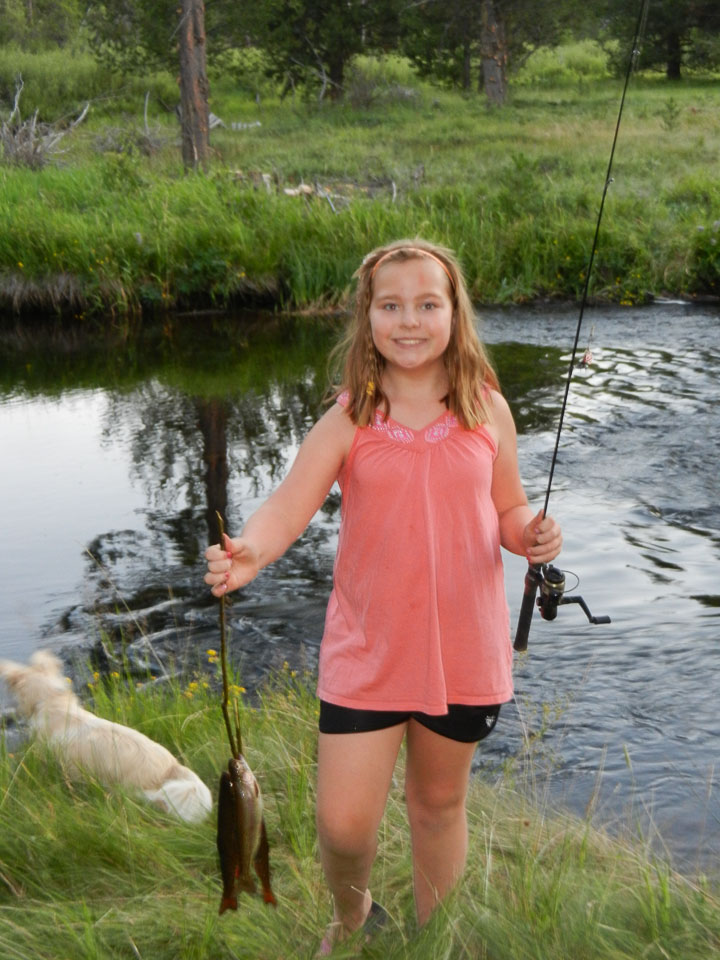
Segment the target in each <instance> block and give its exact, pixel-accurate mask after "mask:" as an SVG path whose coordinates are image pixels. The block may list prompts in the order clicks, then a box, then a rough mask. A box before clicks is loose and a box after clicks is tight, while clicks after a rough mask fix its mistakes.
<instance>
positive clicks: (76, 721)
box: [0, 650, 212, 822]
mask: <svg viewBox="0 0 720 960" xmlns="http://www.w3.org/2000/svg"><path fill="white" fill-rule="evenodd" d="M0 677H2V678H3V679H4V680H5V681H6V683H7V685H8V687H9V689H10V691H11V693H12V695H13V697H14V698H15V700H16V701H17V705H18V711H19V713H20V714H22V716H24V717H27V718H28V720H29V721H30V725H31V727H32V728H33V730H34V731H35V732H36V733H37V735H38V737H39V739H41V740H42V741H44V742H45V743H47V744H48V745H49V746H50V748H51V750H52V751H53V753H54V754H55V755H56V756H57V757H58V759H59V760H60V761H61V763H62V764H63V766H64V767H65V769H66V771H67V773H68V775H69V776H70V777H71V778H73V779H77V778H79V777H81V776H82V774H83V773H84V774H88V775H90V776H91V777H94V778H96V779H97V780H98V781H100V782H101V783H102V784H104V785H106V786H112V785H114V784H118V785H120V786H122V787H125V788H126V789H128V790H131V791H134V792H139V793H142V794H144V796H145V797H146V798H147V799H148V800H149V801H150V803H153V804H155V806H157V807H160V809H162V810H165V811H166V812H169V813H174V814H176V815H177V816H178V817H180V818H181V819H183V820H188V821H191V822H197V821H200V820H202V819H204V818H205V817H206V816H207V814H208V813H209V811H210V809H211V808H212V797H211V794H210V791H209V790H208V788H207V786H206V785H205V784H204V783H203V782H202V780H200V778H199V777H198V776H197V774H195V773H193V771H192V770H189V769H188V768H187V767H184V766H182V764H180V763H178V761H177V760H176V759H175V757H173V755H172V754H171V753H170V752H169V751H168V750H166V749H165V747H163V746H161V745H160V744H159V743H155V741H154V740H151V739H150V738H149V737H146V736H145V734H143V733H140V732H139V731H138V730H133V729H132V727H125V726H123V725H122V724H120V723H113V722H112V721H111V720H105V719H103V718H102V717H96V716H95V715H94V714H92V713H90V712H89V711H88V710H85V709H83V707H81V706H80V702H79V700H78V698H77V697H76V696H75V694H74V693H73V692H72V690H71V688H70V684H69V683H68V681H67V680H66V679H65V678H64V676H63V674H62V664H61V662H60V661H59V660H58V658H57V657H55V656H53V654H51V653H49V652H48V651H45V650H40V651H38V652H37V653H34V654H33V655H32V657H31V658H30V664H29V665H25V664H22V663H15V662H13V661H12V660H0Z"/></svg>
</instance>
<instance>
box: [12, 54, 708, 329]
mask: <svg viewBox="0 0 720 960" xmlns="http://www.w3.org/2000/svg"><path fill="white" fill-rule="evenodd" d="M538 63H539V64H540V66H542V67H543V70H544V72H543V73H541V74H538V76H537V77H532V76H531V77H530V79H529V81H528V78H525V79H524V81H523V78H520V80H519V81H518V83H516V85H515V86H514V87H513V90H512V96H511V101H510V103H509V105H508V106H507V107H506V108H505V109H503V110H502V111H495V112H491V111H488V110H487V108H486V106H485V103H484V101H483V100H482V99H481V98H480V97H477V96H473V97H463V96H461V95H460V94H456V93H451V92H447V91H443V90H439V89H437V88H432V87H429V86H426V85H424V84H422V83H420V82H419V81H417V80H416V79H415V78H414V77H413V76H412V74H410V73H409V71H408V69H407V67H406V66H405V65H404V64H402V63H398V62H395V61H387V62H385V63H383V64H382V65H381V66H378V65H377V64H371V63H369V62H363V63H360V64H358V65H357V66H356V71H357V74H356V77H355V79H354V81H353V85H352V86H351V88H350V93H349V95H348V100H347V102H346V103H345V104H344V105H342V106H331V105H328V104H321V105H318V104H315V103H306V102H302V101H299V100H295V101H293V100H291V99H287V100H285V101H283V102H280V101H279V100H278V98H277V97H276V96H274V95H273V93H272V91H268V92H267V93H266V95H265V96H263V98H262V99H261V100H260V102H259V103H258V102H256V101H255V99H254V98H253V97H251V96H249V95H247V94H243V93H242V92H238V90H237V89H233V87H232V85H231V83H230V82H229V81H228V80H223V81H218V80H216V81H215V82H214V85H213V100H212V103H211V108H212V110H213V111H214V112H215V113H216V114H217V115H218V116H219V117H221V118H222V119H223V120H224V121H225V123H226V127H225V128H219V129H217V130H215V131H213V133H212V137H211V139H212V145H213V150H214V159H213V163H212V168H211V170H210V172H209V173H208V174H207V175H193V176H186V175H184V174H183V172H182V169H181V166H180V158H179V149H178V143H177V140H178V129H177V122H176V120H175V119H174V117H173V116H172V115H169V114H167V113H166V112H164V111H163V110H162V109H161V107H160V106H159V100H158V98H157V97H155V98H153V99H152V100H151V112H150V116H149V119H148V125H147V129H146V128H145V125H144V121H143V118H142V112H143V101H142V98H141V97H140V96H139V95H138V94H135V97H136V103H135V113H134V115H132V114H128V113H127V108H128V97H129V96H130V94H129V93H128V92H125V93H123V96H122V99H121V100H120V101H119V102H120V103H121V104H122V108H123V112H122V113H118V114H115V115H113V114H112V113H111V110H110V106H109V105H108V102H107V101H105V100H103V101H102V108H101V109H97V110H95V109H94V108H93V109H91V113H90V117H89V119H88V120H87V121H86V122H85V123H84V124H83V125H81V126H80V127H78V128H76V129H75V130H73V131H72V132H71V133H70V134H68V136H67V138H66V140H65V141H63V146H64V147H65V148H66V152H65V153H64V154H63V155H62V157H60V158H56V160H55V161H53V162H52V163H50V164H49V165H47V166H46V167H45V168H43V169H41V170H35V171H31V170H26V169H21V168H18V167H10V166H7V165H4V166H0V211H2V212H0V298H1V301H2V304H3V305H4V307H5V308H7V309H12V308H13V307H14V308H21V307H33V306H37V307H39V308H42V309H47V308H63V309H66V310H68V309H69V310H71V311H73V312H75V313H76V314H83V313H88V312H92V311H100V310H107V309H111V310H112V311H114V312H116V313H124V312H128V311H133V310H137V309H138V308H140V307H160V308H171V307H177V306H188V305H189V306H197V305H208V304H217V305H223V306H224V305H227V304H230V303H248V302H253V301H254V302H257V301H258V300H262V301H265V302H270V303H273V304H276V305H280V306H283V307H307V306H317V305H325V304H335V303H337V302H339V301H340V300H341V299H342V297H343V292H344V291H345V290H346V288H347V284H348V282H349V278H350V276H351V274H352V271H353V270H354V268H355V267H356V266H357V264H358V263H359V261H360V259H361V258H362V256H363V255H364V254H365V253H366V252H367V250H368V249H370V248H371V247H373V246H375V245H376V244H377V243H380V242H382V241H385V240H387V239H390V238H394V237H397V236H412V235H415V234H421V235H425V236H429V237H431V238H433V239H435V240H439V241H442V242H445V243H448V244H449V245H450V246H452V247H454V248H455V249H456V250H458V251H459V253H460V255H461V257H462V260H463V263H464V265H465V268H466V271H467V274H468V278H469V282H470V286H471V290H472V294H473V297H474V298H475V299H476V300H477V301H482V302H513V301H515V302H519V301H525V300H531V299H536V298H540V297H561V298H565V299H567V298H571V299H573V298H577V297H578V296H579V294H580V292H581V290H582V287H583V283H584V271H585V268H586V263H587V259H588V256H589V251H590V246H591V242H592V235H593V232H594V228H595V220H596V216H597V209H598V205H599V202H600V196H601V192H602V187H603V183H604V176H605V170H606V166H607V159H608V154H609V149H610V144H611V141H612V135H613V128H614V123H615V119H616V115H617V108H618V105H619V97H620V88H621V84H620V81H618V80H613V79H610V78H603V77H602V76H601V75H600V76H598V74H597V70H596V71H595V73H590V74H589V76H590V77H591V79H590V81H588V80H587V79H583V74H582V63H581V64H580V66H578V65H577V64H574V66H573V70H574V71H575V72H574V73H572V72H568V70H566V71H565V74H563V72H562V71H558V69H557V65H556V66H555V68H554V69H553V70H552V71H550V72H549V73H548V69H549V68H548V65H547V63H544V62H543V61H542V60H539V61H538ZM568 69H569V68H568ZM520 81H523V82H520ZM717 91H718V88H717V84H716V83H713V82H708V81H702V80H691V81H687V82H683V83H682V84H677V85H672V86H669V85H668V84H667V83H666V82H664V81H661V80H659V79H656V78H649V77H642V76H639V77H636V78H634V79H633V81H632V86H631V89H630V93H629V96H628V100H627V104H626V109H625V116H624V120H623V126H622V129H621V136H620V142H619V146H618V150H617V154H616V163H615V170H614V173H615V183H614V184H613V185H612V187H611V189H610V193H609V197H608V201H607V204H606V209H605V217H604V221H603V229H602V233H601V239H600V249H599V253H598V257H597V260H596V266H595V270H594V276H593V282H592V288H591V294H592V296H593V297H595V298H597V299H604V300H610V301H616V302H637V301H640V300H643V299H646V298H648V297H650V296H653V295H662V294H665V295H667V294H671V295H678V296H702V297H704V296H708V295H710V296H715V295H717V294H718V293H719V292H720V252H719V251H720V246H719V245H718V240H719V239H720V185H719V182H718V179H717V177H716V176H715V173H714V171H715V169H716V168H717V166H718V163H719V162H720V130H719V129H718V127H717V124H716V122H715V118H716V116H717V108H718V99H719V96H720V95H719V94H718V92H717ZM130 93H132V91H130ZM32 96H33V103H35V102H37V99H38V97H39V94H38V92H37V90H34V91H33V92H32ZM118 96H119V95H118ZM131 99H132V98H131ZM75 106H77V105H75ZM93 110H94V113H93ZM232 123H236V124H237V123H241V124H245V126H244V127H243V128H241V129H232V128H231V124H232ZM300 184H305V185H307V186H308V187H310V188H312V192H311V193H308V194H303V195H290V194H288V193H286V192H285V191H286V190H291V191H292V190H293V189H295V188H297V187H298V186H299V185H300Z"/></svg>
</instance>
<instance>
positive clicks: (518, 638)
mask: <svg viewBox="0 0 720 960" xmlns="http://www.w3.org/2000/svg"><path fill="white" fill-rule="evenodd" d="M648 8H649V0H642V2H641V4H640V10H639V12H638V17H637V22H636V24H635V34H634V36H633V42H632V52H631V54H630V57H629V58H628V65H627V70H626V71H625V83H624V85H623V90H622V96H621V98H620V107H619V109H618V115H617V121H616V123H615V133H614V136H613V141H612V148H611V150H610V158H609V160H608V165H607V172H606V173H605V185H604V187H603V192H602V197H601V200H600V207H599V209H598V215H597V221H596V223H595V235H594V236H593V242H592V247H591V249H590V259H589V260H588V266H587V270H586V272H585V283H584V285H583V292H582V297H581V298H580V311H579V315H578V322H577V328H576V330H575V340H574V342H573V347H572V353H571V355H570V363H569V365H568V372H567V377H566V378H565V390H564V393H563V400H562V405H561V407H560V418H559V421H558V428H557V433H556V435H555V446H554V448H553V454H552V459H551V461H550V472H549V475H548V483H547V489H546V491H545V503H544V505H543V516H547V510H548V504H549V502H550V491H551V489H552V482H553V477H554V475H555V466H556V464H557V459H558V451H559V449H560V437H561V435H562V430H563V424H564V422H565V411H566V410H567V401H568V395H569V393H570V384H571V383H572V375H573V370H574V368H575V358H576V356H577V352H578V344H579V342H580V330H581V328H582V322H583V316H584V314H585V306H586V304H587V298H588V290H589V289H590V276H591V274H592V268H593V263H594V261H595V252H596V251H597V245H598V238H599V236H600V224H601V223H602V217H603V211H604V210H605V198H606V197H607V193H608V190H609V188H610V184H611V183H613V177H612V168H613V161H614V159H615V148H616V147H617V142H618V136H619V133H620V124H621V121H622V116H623V110H624V108H625V97H626V95H627V91H628V86H629V85H630V77H631V75H632V73H633V70H634V68H635V66H636V65H637V61H638V58H639V56H640V39H641V37H642V36H644V34H645V26H646V23H647V14H648ZM548 571H553V573H552V575H551V577H550V585H549V586H548V595H549V596H552V600H551V601H550V602H549V605H548V606H547V607H543V605H542V604H543V597H542V596H541V598H540V599H539V600H538V605H539V606H540V610H541V614H542V616H543V618H544V619H546V620H554V619H555V615H556V612H557V605H558V603H579V604H580V605H581V606H582V608H583V610H584V611H585V613H586V614H587V616H588V619H589V620H590V622H591V623H609V622H610V618H609V617H593V616H591V615H590V612H589V610H588V609H587V606H586V605H585V602H584V601H583V599H582V597H563V592H564V587H565V581H564V578H562V572H561V571H559V570H557V568H555V567H551V566H548V567H547V568H546V569H545V572H544V571H543V567H542V565H541V564H529V566H528V572H527V574H526V576H525V592H524V594H523V602H522V606H521V608H520V616H519V617H518V625H517V631H516V633H515V643H514V648H515V650H519V651H522V650H526V649H527V640H528V634H529V632H530V621H531V620H532V615H533V610H534V608H535V597H536V594H537V590H538V587H540V586H542V587H543V588H544V587H545V583H546V581H547V576H546V573H547V572H548ZM548 614H549V615H548Z"/></svg>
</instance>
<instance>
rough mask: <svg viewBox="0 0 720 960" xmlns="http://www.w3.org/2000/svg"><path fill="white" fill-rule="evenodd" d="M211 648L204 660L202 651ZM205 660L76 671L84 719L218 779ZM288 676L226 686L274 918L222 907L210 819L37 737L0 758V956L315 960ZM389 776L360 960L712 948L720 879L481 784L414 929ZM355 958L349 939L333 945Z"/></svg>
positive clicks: (306, 738)
mask: <svg viewBox="0 0 720 960" xmlns="http://www.w3.org/2000/svg"><path fill="white" fill-rule="evenodd" d="M211 659H213V658H211ZM214 669H215V668H214V666H211V665H210V666H209V668H208V672H207V673H203V672H201V673H199V674H197V675H195V676H194V677H192V678H191V679H187V678H186V679H185V680H184V681H183V682H182V684H177V683H176V684H169V685H161V684H152V683H148V684H145V685H141V686H140V687H138V686H134V685H132V684H128V683H126V682H125V680H124V679H123V678H122V677H120V676H118V675H117V674H116V675H113V676H110V677H106V678H104V679H101V678H99V677H97V676H94V677H93V676H90V677H89V687H88V688H86V693H87V698H88V699H89V700H90V702H91V704H92V705H93V708H94V709H95V711H96V712H98V713H100V714H102V715H103V716H108V717H111V718H113V719H116V720H120V721H121V722H125V723H129V724H131V725H134V726H136V727H138V728H139V729H141V730H143V731H144V732H145V733H148V734H149V735H151V736H153V737H154V738H155V739H157V740H159V741H161V742H162V743H164V744H165V745H166V746H168V747H169V748H170V749H171V750H173V752H175V753H176V754H177V755H178V756H179V757H180V758H181V759H182V760H183V761H184V762H186V763H188V764H189V765H190V766H192V767H193V768H194V769H195V770H196V771H197V772H198V773H199V774H200V775H201V776H202V777H203V779H204V780H205V781H206V782H207V783H208V784H210V785H211V788H213V789H214V788H215V784H216V782H217V779H218V777H219V773H220V771H221V770H222V769H223V768H224V766H225V763H226V761H227V758H228V748H227V743H226V741H225V738H224V728H223V723H222V719H221V715H220V709H219V695H218V692H217V676H216V675H215V674H214V672H213V671H214ZM309 681H310V678H308V677H296V676H294V675H292V674H291V672H290V671H289V670H284V671H282V672H281V674H280V675H279V676H277V677H275V678H273V679H272V680H270V681H268V683H267V685H266V686H265V688H264V689H263V690H262V692H261V694H260V695H259V700H257V701H253V702H252V703H251V701H250V700H249V699H248V698H247V697H245V696H243V695H242V694H241V711H242V724H243V732H244V738H245V743H246V753H247V756H248V759H249V761H250V763H251V765H252V767H253V769H254V770H255V772H256V775H257V776H258V779H259V781H260V783H261V786H262V789H263V791H264V794H265V801H266V816H267V822H268V830H269V835H270V842H271V862H272V868H273V885H274V888H275V892H276V895H277V896H278V900H279V906H278V909H277V911H273V910H271V909H269V908H267V907H265V906H264V905H263V904H262V902H261V900H260V898H259V897H258V898H256V899H253V898H249V897H247V896H245V895H243V897H242V899H241V903H240V909H239V910H238V912H237V913H236V914H225V915H224V916H223V917H222V918H220V917H218V915H217V909H218V905H219V899H220V881H219V873H218V866H217V855H216V851H215V837H214V823H213V822H212V818H211V819H209V820H208V821H207V822H206V823H204V824H202V825H200V826H188V825H185V824H182V823H178V822H177V821H175V820H173V819H171V818H169V817H167V816H164V815H163V814H161V813H159V812H156V811H155V810H153V809H150V808H148V807H147V806H146V805H143V804H140V803H139V802H137V801H136V800H134V799H133V798H131V797H129V796H124V795H122V794H120V793H118V792H113V793H109V792H107V791H106V790H104V789H103V788H102V787H101V786H100V785H99V784H97V783H94V782H86V783H82V784H73V785H70V784H69V783H66V782H65V780H64V778H63V776H62V771H61V769H60V768H59V766H58V764H57V762H56V761H55V760H54V759H53V758H52V757H51V756H49V755H48V754H47V752H45V751H44V750H42V749H40V747H39V746H38V745H37V744H36V743H32V742H30V743H29V744H27V745H25V746H23V747H21V748H20V749H19V750H17V752H15V753H14V754H9V753H7V752H6V751H5V752H3V753H2V755H1V756H0V817H2V831H1V832H0V952H1V953H2V956H3V957H4V958H7V960H31V958H32V960H66V958H68V957H72V958H73V960H105V958H108V960H109V958H113V960H121V958H125V957H127V958H134V960H137V958H152V960H164V958H168V960H170V958H172V960H185V958H188V960H189V958H192V960H196V958H197V960H199V958H213V960H214V958H222V957H231V958H233V957H241V958H254V960H260V958H265V960H278V958H296V957H308V958H309V957H312V956H313V954H314V951H315V949H316V948H317V944H318V942H319V938H320V936H321V933H322V930H323V928H324V924H325V923H326V922H327V920H328V918H329V913H330V904H329V898H328V894H327V892H326V890H325V888H324V885H323V881H322V877H321V874H320V869H319V866H318V860H317V851H316V838H315V828H314V818H313V808H314V781H315V766H314V764H315V728H316V718H317V706H316V701H315V698H314V696H313V695H312V693H311V692H310V687H309ZM400 781H401V778H400V777H399V778H398V784H397V785H395V786H393V788H392V791H391V796H390V800H389V803H388V809H387V814H386V817H385V819H384V821H383V824H382V827H381V832H380V838H379V839H380V845H379V855H378V858H377V862H376V866H375V870H374V875H373V880H372V884H373V892H374V895H375V896H376V898H377V899H379V900H381V901H382V902H383V904H384V905H385V906H386V907H387V909H388V910H389V912H390V915H391V921H392V922H391V924H390V927H389V929H388V930H387V932H384V933H383V934H382V935H381V937H380V938H379V939H378V941H377V942H376V943H375V944H373V945H372V946H370V947H368V948H366V949H365V951H364V955H366V956H369V957H373V956H375V957H382V958H384V960H385V958H389V960H392V958H402V957H413V958H428V960H430V958H432V960H439V958H448V960H449V958H452V960H459V958H473V960H475V958H487V960H515V958H517V960H521V958H522V960H525V958H536V960H545V958H548V960H549V958H553V960H567V958H568V957H573V958H574V960H591V958H592V960H594V958H597V960H601V958H602V960H636V958H637V957H644V958H648V960H655V958H657V960H661V958H667V957H670V956H672V957H683V960H694V958H697V960H706V958H707V957H708V956H711V955H713V954H714V952H716V951H717V949H718V948H719V947H720V911H719V910H718V902H717V891H716V890H715V889H714V888H712V887H711V886H709V885H708V884H707V882H701V881H698V882H693V881H690V880H688V879H685V878H682V877H680V876H678V875H676V874H675V873H673V871H672V870H671V869H670V868H669V867H668V866H667V865H666V864H665V863H663V862H661V861H657V860H653V859H650V858H648V856H647V854H646V853H645V852H644V851H643V849H642V847H641V846H640V845H638V844H633V843H631V842H620V841H617V840H612V839H610V838H609V837H608V836H607V835H605V834H603V833H600V832H597V831H596V830H594V829H593V828H592V827H591V826H590V825H589V824H588V823H586V822H582V821H579V820H576V819H573V818H570V817H564V816H562V815H559V814H551V813H549V811H548V810H546V809H544V808H542V807H540V806H537V805H533V804H532V803H531V802H530V801H528V800H527V799H526V798H523V796H522V795H521V794H520V793H518V792H516V791H515V790H513V789H512V788H511V787H509V786H507V785H503V784H502V783H500V784H495V785H491V784H489V783H487V782H484V781H483V779H482V776H481V777H479V778H477V780H476V781H475V782H474V784H473V786H472V789H471V795H470V800H469V822H470V832H471V840H470V857H469V866H468V870H467V873H466V876H465V878H464V880H463V881H462V883H461V884H460V886H459V888H458V889H457V891H456V892H455V893H454V895H453V896H452V897H451V898H450V899H449V900H448V901H447V902H446V903H444V904H443V905H442V906H441V908H440V909H439V910H438V911H437V913H436V915H435V916H434V917H433V919H432V920H431V922H430V923H429V924H428V926H427V927H426V928H425V929H423V930H422V931H418V930H417V929H416V926H415V922H414V919H413V906H412V894H411V889H410V883H409V877H410V853H409V844H408V841H407V835H406V826H405V815H404V803H403V796H402V787H401V786H400ZM350 955H352V954H351V952H350V949H349V948H348V949H346V950H344V951H340V950H339V951H338V952H337V956H339V957H342V956H350Z"/></svg>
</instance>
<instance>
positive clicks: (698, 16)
mask: <svg viewBox="0 0 720 960" xmlns="http://www.w3.org/2000/svg"><path fill="white" fill-rule="evenodd" d="M639 12H640V5H639V3H638V4H637V9H636V8H635V6H632V7H628V4H627V3H626V2H625V0H602V2H601V3H598V4H597V5H596V6H595V9H594V13H595V16H596V17H597V23H598V25H599V27H600V29H601V31H602V33H603V35H604V36H605V37H611V38H613V39H614V40H616V41H619V44H618V47H617V48H615V50H614V51H613V52H611V63H612V65H613V66H614V68H615V70H616V71H617V72H618V73H624V72H625V69H626V68H627V61H628V56H629V54H630V41H631V38H632V37H633V35H634V32H635V26H636V23H637V18H638V13H639ZM718 35H720V14H719V13H718V5H717V3H716V0H651V2H649V3H648V4H647V20H646V23H645V26H644V30H643V32H642V36H641V38H640V59H639V63H640V67H641V68H642V69H648V68H660V69H663V70H664V71H665V74H666V76H667V77H668V79H671V80H678V79H679V78H680V76H681V73H682V71H683V70H684V69H685V68H687V67H694V66H700V67H704V68H706V69H707V68H708V67H715V68H716V67H717V66H718V65H720V45H718Z"/></svg>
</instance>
